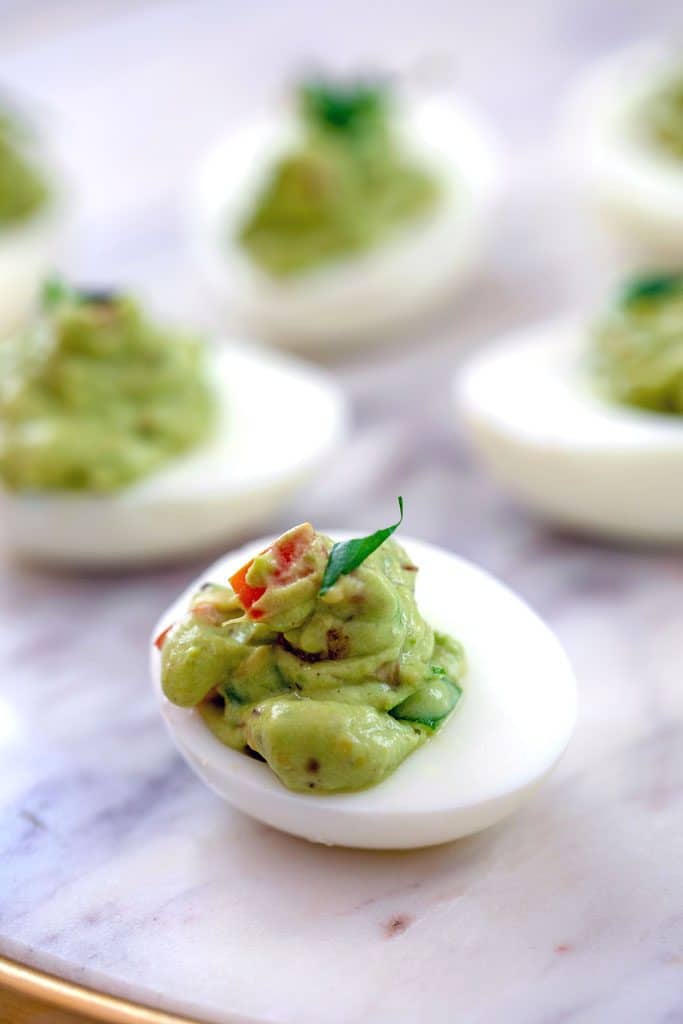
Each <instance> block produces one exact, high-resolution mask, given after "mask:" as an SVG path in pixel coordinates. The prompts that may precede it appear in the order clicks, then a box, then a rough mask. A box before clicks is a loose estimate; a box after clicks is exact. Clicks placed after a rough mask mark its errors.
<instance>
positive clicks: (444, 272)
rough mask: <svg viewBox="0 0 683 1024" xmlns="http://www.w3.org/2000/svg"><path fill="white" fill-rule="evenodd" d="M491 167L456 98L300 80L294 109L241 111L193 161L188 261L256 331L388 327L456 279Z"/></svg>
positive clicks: (383, 330)
mask: <svg viewBox="0 0 683 1024" xmlns="http://www.w3.org/2000/svg"><path fill="white" fill-rule="evenodd" d="M496 181H497V167H496V160H495V157H494V153H493V149H492V146H491V144H490V142H489V140H488V137H487V133H486V131H485V130H484V128H483V127H482V125H481V123H480V121H479V119H478V117H477V116H476V115H475V114H474V113H473V112H472V111H471V110H469V108H468V107H467V105H466V104H465V103H463V102H461V101H456V100H455V99H448V100H447V99H436V98H434V97H432V98H429V99H421V100H419V99H412V100H409V99H407V98H403V97H401V98H399V97H398V96H395V95H391V94H390V92H389V89H388V87H387V86H384V85H381V84H379V83H376V82H375V83H369V82H352V83H346V84H344V83H328V82H325V81H313V82H309V83H304V84H303V85H302V86H301V87H300V89H299V91H298V109H297V112H296V114H295V115H289V116H285V115H280V116H279V117H274V116H273V117H267V118H262V119H259V120H254V121H252V122H251V123H249V124H247V125H246V126H245V127H243V128H242V129H241V130H236V131H234V132H233V133H232V134H231V135H230V136H228V137H227V138H226V139H225V140H224V141H223V142H221V143H220V144H219V145H218V146H217V147H216V148H215V150H214V151H213V152H212V153H211V154H210V155H209V157H208V158H207V160H206V162H205V163H204V165H203V167H202V169H201V173H200V174H199V178H198V185H197V190H196V193H197V194H196V204H195V205H196V243H197V249H198V257H199V261H200V263H201V265H202V266H203V267H204V268H205V270H206V273H207V276H208V279H209V281H210V283H211V284H212V286H213V288H214V291H215V293H216V294H217V295H218V296H219V297H220V298H221V299H222V300H224V302H225V304H226V306H227V308H228V309H229V310H230V312H231V314H234V315H236V316H237V317H238V318H239V319H240V320H241V321H243V322H244V323H246V324H247V325H248V326H249V328H250V329H253V330H254V331H256V332H258V333H259V335H260V336H263V337H265V338H266V339H268V340H271V341H275V342H280V343H283V344H285V345H288V346H290V347H294V348H300V349H306V348H317V349H324V348H328V347H333V346H337V345H345V344H353V343H359V342H362V341H364V340H367V339H368V338H370V337H375V338H382V339H383V340H385V341H388V340H391V329H392V328H397V327H399V326H401V325H403V324H405V323H406V321H410V320H411V319H413V318H415V317H417V316H419V315H420V314H424V313H426V312H428V311H429V310H431V309H432V308H433V307H434V306H435V305H437V304H439V303H440V302H443V301H444V300H446V298H447V297H448V296H450V295H451V293H453V292H454V291H455V289H456V288H457V287H458V286H459V285H461V284H462V283H463V282H464V281H465V280H466V279H467V277H468V276H469V274H470V273H471V271H472V270H473V268H474V266H475V264H476V262H477V259H478V256H479V252H480V248H481V244H482V235H483V233H484V228H485V224H486V222H487V219H488V214H489V213H490V207H491V203H492V199H493V196H494V194H495V191H496Z"/></svg>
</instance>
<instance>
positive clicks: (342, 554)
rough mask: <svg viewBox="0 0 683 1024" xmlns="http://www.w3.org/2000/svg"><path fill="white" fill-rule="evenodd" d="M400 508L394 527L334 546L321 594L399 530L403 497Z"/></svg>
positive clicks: (399, 500) (326, 568)
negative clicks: (399, 514)
mask: <svg viewBox="0 0 683 1024" xmlns="http://www.w3.org/2000/svg"><path fill="white" fill-rule="evenodd" d="M398 507H399V510H400V512H401V516H400V518H399V520H398V522H397V523H394V525H393V526H385V527H384V529H383V530H377V531H376V532H375V533H371V534H370V536H369V537H355V538H354V539H353V540H345V541H342V542H341V543H337V544H335V545H334V546H333V548H332V550H331V551H330V557H329V558H328V560H327V565H326V566H325V574H324V576H323V582H322V586H321V587H320V593H321V594H326V593H327V591H328V590H329V589H330V587H333V586H334V584H335V583H336V582H337V580H338V579H339V577H340V576H346V575H348V573H350V572H353V570H354V569H357V568H358V566H359V565H360V564H361V563H362V562H364V561H365V559H366V558H367V557H368V555H371V554H372V552H373V551H376V550H377V548H378V547H380V545H381V544H383V543H384V541H385V540H387V539H388V538H389V537H391V535H392V533H393V532H394V531H395V530H397V529H398V528H399V526H400V525H401V523H402V522H403V498H401V497H399V499H398Z"/></svg>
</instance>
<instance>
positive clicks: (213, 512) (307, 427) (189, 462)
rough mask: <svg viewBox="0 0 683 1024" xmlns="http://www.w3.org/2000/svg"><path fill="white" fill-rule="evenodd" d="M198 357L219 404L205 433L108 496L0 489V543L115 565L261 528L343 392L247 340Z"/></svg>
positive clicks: (79, 562) (321, 436)
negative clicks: (165, 463)
mask: <svg viewBox="0 0 683 1024" xmlns="http://www.w3.org/2000/svg"><path fill="white" fill-rule="evenodd" d="M208 361H209V373H210V378H211V381H212V384H213V386H214V388H215V391H216V395H217V400H218V403H219V409H220V412H219V424H218V427H217V429H216V431H215V432H214V435H213V437H212V438H211V439H210V440H209V441H207V442H206V443H205V444H203V445H201V446H200V447H198V448H196V449H194V450H193V451H191V452H189V453H187V454H186V455H183V456H181V457H180V458H178V459H176V460H174V461H173V462H172V463H169V465H168V466H167V467H166V468H164V469H162V470H160V471H159V472H157V473H155V474H153V475H151V476H149V477H147V478H145V479H144V480H142V481H141V482H139V483H137V484H134V485H133V486H132V487H129V488H127V489H125V490H123V491H121V492H119V493H116V494H113V495H80V494H43V495H21V494H15V493H13V492H9V491H6V490H5V491H1V490H0V535H1V536H2V541H3V543H4V545H5V546H6V547H7V548H9V549H10V550H12V551H14V552H15V553H18V554H19V555H22V556H24V557H27V558H30V559H32V560H39V561H46V562H49V563H52V564H55V565H65V566H76V567H78V566H80V567H86V568H116V567H122V566H126V565H130V566H140V565H144V564H147V563H152V562H159V561H162V560H164V559H170V558H177V557H185V556H187V555H190V554H194V553H196V552H201V551H205V550H208V549H209V548H210V547H211V546H215V545H217V544H219V543H225V542H226V541H227V540H229V539H231V538H235V537H238V536H243V535H244V533H245V532H249V531H251V530H253V529H254V528H258V527H259V526H264V525H265V524H266V523H267V522H268V520H269V518H271V517H272V515H273V514H274V513H275V512H276V510H277V508H278V506H279V505H280V504H281V503H282V502H284V501H285V500H287V499H288V498H290V497H291V496H292V495H293V493H294V492H295V491H296V490H297V488H299V487H300V486H302V485H303V484H305V483H306V482H307V480H308V479H310V477H311V475H312V474H313V473H314V472H315V471H316V470H317V469H318V468H319V467H320V466H321V464H322V463H323V462H324V460H325V459H326V458H327V457H329V456H332V455H333V453H334V450H335V448H336V446H337V445H338V444H339V443H340V442H341V439H342V438H343V436H344V434H345V431H346V426H347V419H348V413H347V406H346V402H345V399H344V398H343V396H342V394H341V392H340V391H339V389H338V388H337V387H336V385H334V384H333V383H332V381H331V380H330V378H329V377H328V375H327V374H325V373H323V372H321V371H319V370H316V369H315V368H311V367H308V366H305V365H304V364H301V363H299V362H298V361H296V360H294V359H291V358H287V357H284V356H279V355H274V354H272V353H267V352H264V351H263V350H259V349H258V348H257V347H247V346H243V345H239V344H230V345H226V346H225V347H221V348H218V347H217V348H214V349H211V350H210V351H209V355H208Z"/></svg>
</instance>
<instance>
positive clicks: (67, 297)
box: [41, 277, 118, 311]
mask: <svg viewBox="0 0 683 1024" xmlns="http://www.w3.org/2000/svg"><path fill="white" fill-rule="evenodd" d="M117 298H118V295H117V293H116V292H114V291H112V290H111V289H108V288H72V287H71V286H70V285H68V284H67V283H66V282H65V281H63V280H62V278H61V277H48V278H47V280H46V281H45V282H44V283H43V288H42V291H41V305H42V307H43V309H44V310H46V311H50V310H53V309H56V308H57V306H61V305H62V304H64V303H66V302H69V303H72V304H73V305H82V306H86V305H96V306H107V305H109V304H110V303H112V302H115V301H116V299H117Z"/></svg>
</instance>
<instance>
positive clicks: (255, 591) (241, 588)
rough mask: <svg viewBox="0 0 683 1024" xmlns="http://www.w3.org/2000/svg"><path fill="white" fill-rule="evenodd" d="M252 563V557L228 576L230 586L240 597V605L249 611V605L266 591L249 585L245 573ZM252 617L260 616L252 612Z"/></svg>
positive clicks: (263, 588)
mask: <svg viewBox="0 0 683 1024" xmlns="http://www.w3.org/2000/svg"><path fill="white" fill-rule="evenodd" d="M253 564H254V559H253V558H252V559H251V560H250V561H249V562H247V564H246V565H243V566H242V568H241V569H238V570H237V572H236V573H234V574H233V575H232V576H231V577H230V586H231V587H232V589H233V590H234V591H235V593H236V594H237V596H238V598H239V599H240V601H241V603H242V607H243V608H245V609H246V610H247V611H249V609H250V608H251V606H252V605H253V604H255V603H256V601H258V599H259V597H262V596H263V595H264V594H265V592H266V588H265V587H250V586H249V584H248V583H247V573H248V572H249V570H250V569H251V567H252V565H253ZM252 618H254V619H255V618H260V616H259V615H258V614H253V615H252Z"/></svg>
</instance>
